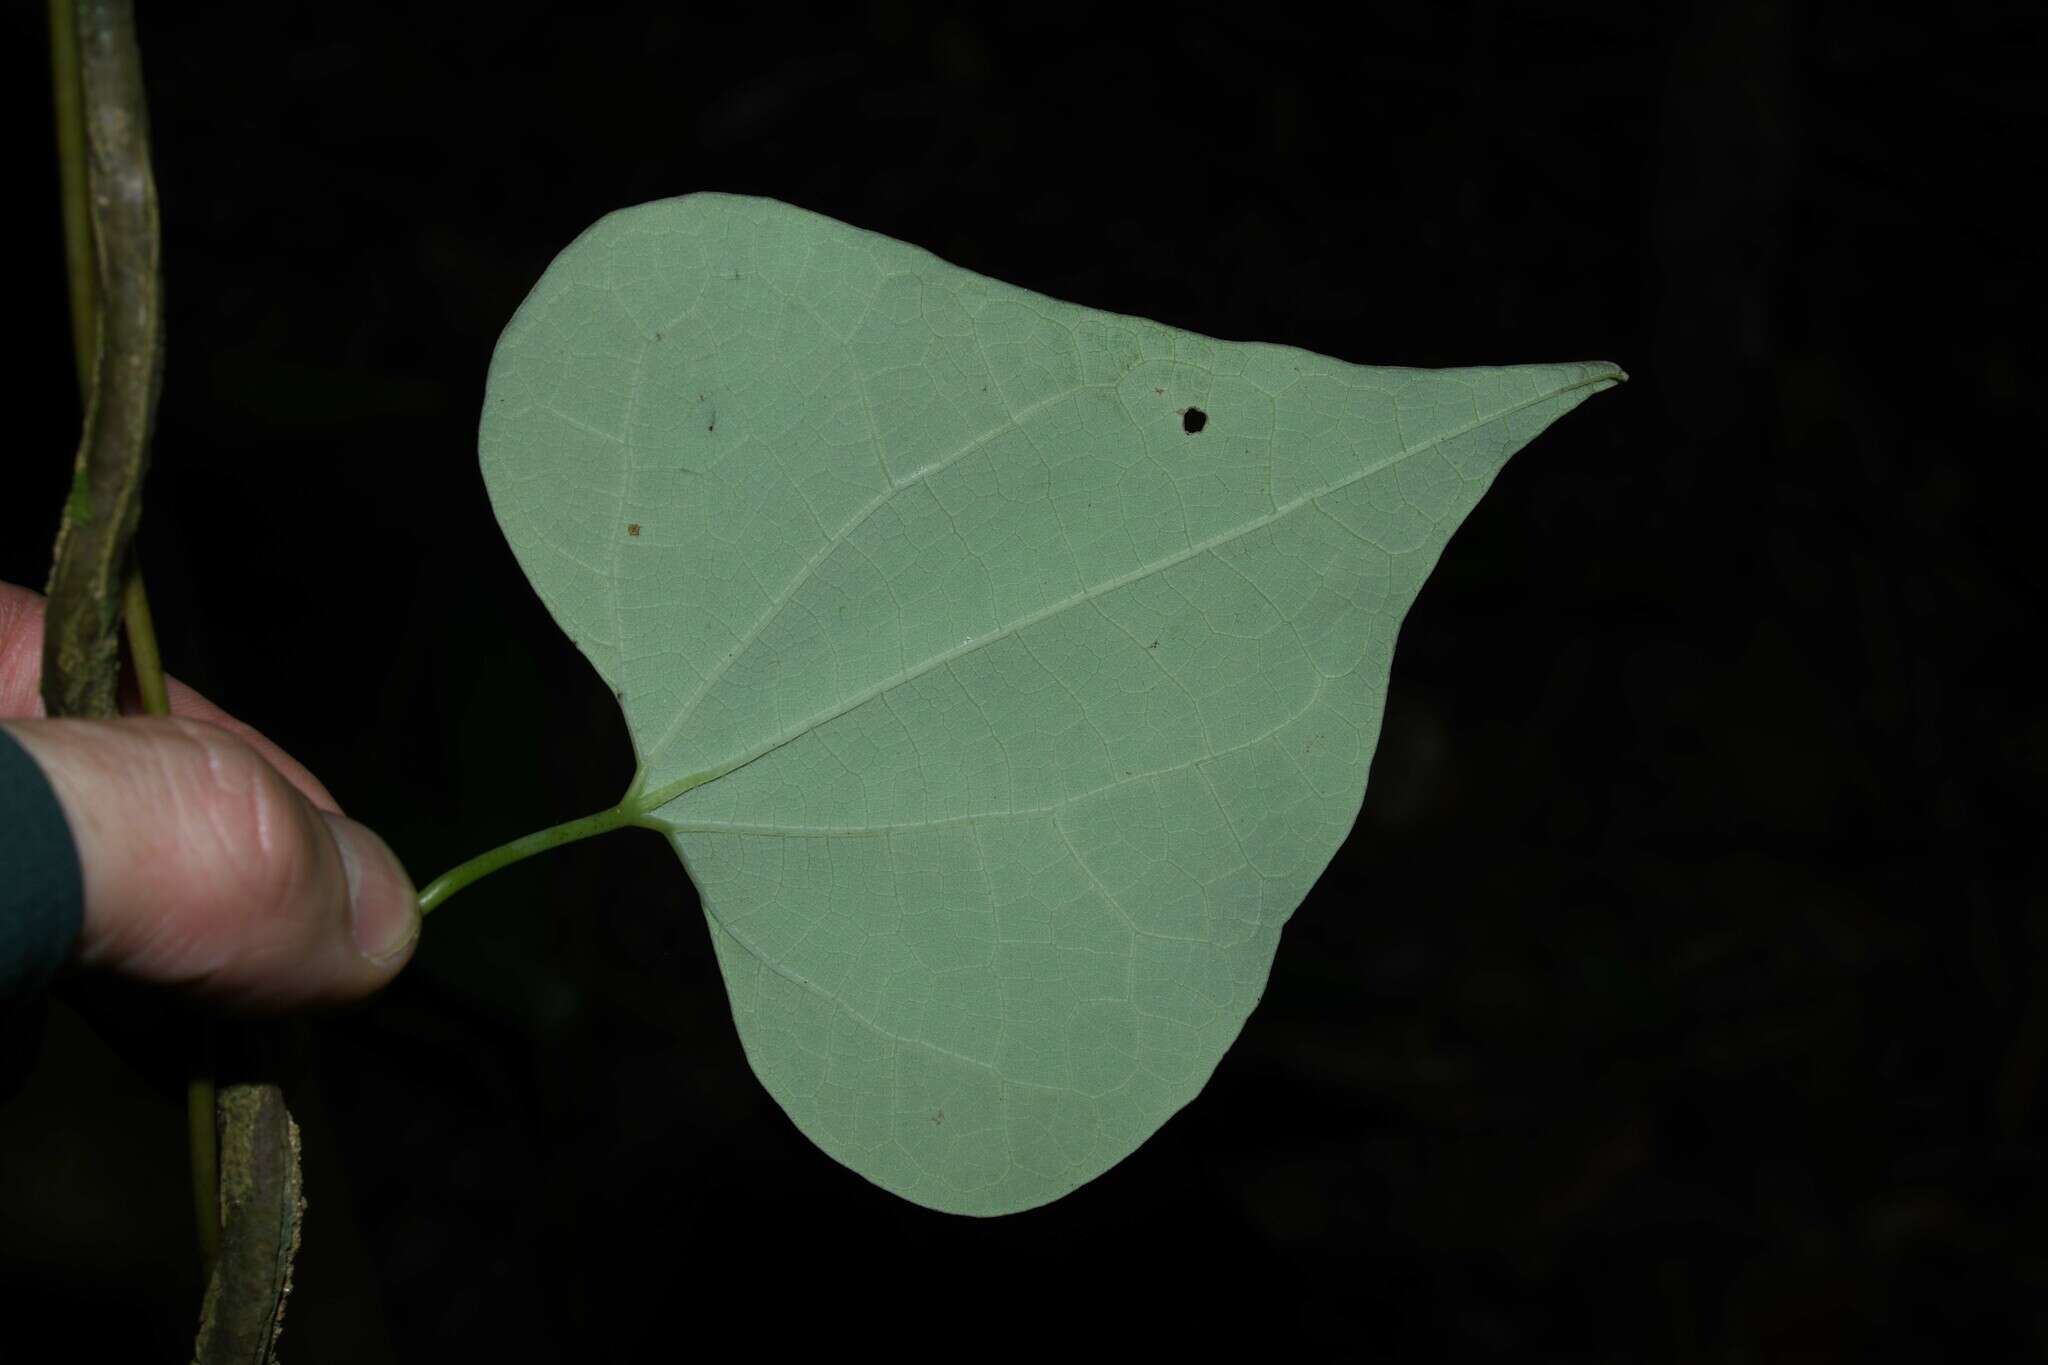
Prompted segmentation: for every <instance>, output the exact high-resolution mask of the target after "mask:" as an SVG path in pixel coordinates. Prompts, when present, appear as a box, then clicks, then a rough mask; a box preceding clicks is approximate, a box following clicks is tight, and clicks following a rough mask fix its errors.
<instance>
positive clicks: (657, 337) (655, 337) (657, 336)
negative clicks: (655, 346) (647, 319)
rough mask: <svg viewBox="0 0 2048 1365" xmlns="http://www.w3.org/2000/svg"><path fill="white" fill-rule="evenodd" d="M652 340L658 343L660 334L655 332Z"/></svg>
mask: <svg viewBox="0 0 2048 1365" xmlns="http://www.w3.org/2000/svg"><path fill="white" fill-rule="evenodd" d="M654 339H655V340H656V341H660V340H661V339H662V334H661V333H660V332H656V333H655V334H654Z"/></svg>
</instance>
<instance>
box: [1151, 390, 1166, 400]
mask: <svg viewBox="0 0 2048 1365" xmlns="http://www.w3.org/2000/svg"><path fill="white" fill-rule="evenodd" d="M1152 392H1154V393H1156V394H1158V395H1159V396H1160V397H1161V398H1164V397H1165V396H1166V390H1165V389H1154V390H1152Z"/></svg>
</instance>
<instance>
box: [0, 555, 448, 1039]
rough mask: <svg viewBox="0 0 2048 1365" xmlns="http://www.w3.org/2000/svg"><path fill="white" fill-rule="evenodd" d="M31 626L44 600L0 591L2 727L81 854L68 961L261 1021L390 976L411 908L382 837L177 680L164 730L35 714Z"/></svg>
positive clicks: (415, 926)
mask: <svg viewBox="0 0 2048 1365" xmlns="http://www.w3.org/2000/svg"><path fill="white" fill-rule="evenodd" d="M42 622H43V599H42V598H41V597H40V596H38V595H37V594H35V593H33V592H30V591H28V590H27V589H25V588H18V587H15V586H13V585H12V584H6V583H0V727H4V728H5V729H6V731H7V732H8V733H9V734H11V735H12V736H13V737H14V739H15V740H16V741H17V742H19V744H20V745H21V747H22V748H23V749H25V750H26V751H27V752H28V754H29V756H30V757H31V758H33V759H34V760H35V762H36V765H37V766H38V767H40V768H41V769H42V770H43V773H44V775H45V776H46V777H47V778H48V779H49V783H50V786H51V788H52V789H53V790H54V791H55V793H56V795H57V800H58V804H59V805H60V806H61V807H62V808H63V811H64V816H65V819H66V821H67V822H68V823H69V825H70V827H71V833H72V838H73V840H74V841H75V842H76V843H77V846H78V859H79V863H80V865H81V868H82V870H83V872H84V890H85V918H84V925H83V929H82V931H81V933H80V935H79V939H78V944H77V947H76V949H75V951H74V953H73V960H74V961H75V962H77V963H78V964H79V965H81V966H83V967H87V968H91V969H94V970H104V971H112V972H119V973H123V974H125V975H128V976H132V977H137V978H140V979H143V980H147V981H154V982H159V983H163V984H166V985H169V986H172V987H175V988H177V989H179V990H181V991H183V992H185V993H186V994H189V995H191V996H194V997H197V998H200V999H203V1000H206V1001H209V1002H211V1003H214V1004H216V1005H220V1006H224V1007H228V1008H234V1009H240V1010H248V1011H257V1012H264V1011H279V1010H287V1009H292V1008H295V1007H299V1006H305V1005H312V1004H318V1003H324V1002H334V1001H342V1000H350V999H354V998H357V997H360V996H364V995H368V994H369V993H371V992H372V991H375V990H376V989H378V988H379V987H381V986H383V985H384V984H385V983H386V982H388V981H390V979H391V978H392V977H393V976H395V975H397V973H398V971H399V969H400V968H402V967H403V966H404V965H405V963H406V961H407V960H408V959H409V958H410V957H411V956H412V952H413V948H414V946H415V944H417V942H418V941H419V899H418V896H417V894H416V893H415V891H414V889H413V884H412V881H411V879H410V878H409V877H407V875H406V872H405V869H404V868H403V867H402V866H401V865H400V864H399V862H398V859H397V858H396V857H394V856H393V855H392V853H391V850H390V849H389V848H388V847H386V846H385V844H384V841H383V840H381V839H379V838H378V837H377V836H376V835H375V834H373V833H371V831H370V830H369V829H367V828H366V827H364V826H363V825H360V824H357V823H356V822H355V821H353V820H350V819H348V818H347V817H345V816H343V815H342V814H341V810H340V807H338V806H337V805H336V804H335V801H334V798H333V797H332V796H331V795H329V794H328V791H327V788H326V787H324V786H322V785H321V784H320V781H319V779H317V778H315V777H314V776H313V775H312V774H311V773H310V772H308V771H306V769H305V768H304V767H302V766H300V764H299V763H298V762H297V761H296V760H294V759H293V758H292V757H291V756H290V755H289V754H286V753H285V752H284V751H283V750H281V749H279V748H278V747H277V746H276V745H274V744H272V743H271V742H270V741H269V740H267V739H265V738H264V737H263V736H262V735H260V734H258V733H257V732H256V731H255V730H253V729H251V728H250V727H248V726H247V725H244V724H242V723H241V722H240V721H238V720H236V719H235V718H234V717H232V716H230V715H228V714H227V713H225V712H223V711H222V710H220V708H218V707H216V706H214V705H213V704H212V703H211V702H209V701H207V700H206V699H205V698H204V697H201V696H200V695H199V694H198V693H197V692H194V691H193V690H192V689H191V688H189V687H186V686H185V685H184V684H182V683H179V682H177V681H176V680H175V679H171V680H167V681H168V689H169V693H170V704H171V711H172V715H171V716H170V717H168V718H162V719H155V718H147V717H135V718H124V719H121V720H50V719H47V718H43V716H44V712H43V705H42V697H41V691H40V686H41V676H42ZM0 1003H4V1002H0Z"/></svg>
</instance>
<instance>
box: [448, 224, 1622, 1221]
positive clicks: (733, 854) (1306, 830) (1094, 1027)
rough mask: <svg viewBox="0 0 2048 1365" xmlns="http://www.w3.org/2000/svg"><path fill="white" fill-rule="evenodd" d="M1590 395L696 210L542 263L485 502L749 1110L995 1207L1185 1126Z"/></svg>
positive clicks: (881, 1171) (1599, 380)
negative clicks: (1479, 570) (1317, 347)
mask: <svg viewBox="0 0 2048 1365" xmlns="http://www.w3.org/2000/svg"><path fill="white" fill-rule="evenodd" d="M1621 378H1622V375H1621V372H1620V371H1619V370H1618V369H1617V368H1615V367H1614V366H1612V365H1606V364H1569V365H1530V366H1517V367H1512V368H1505V369H1467V370H1406V369H1368V368H1362V367H1360V366H1356V365H1348V364H1344V363H1342V362H1340V361H1335V360H1330V359H1326V358H1324V357H1322V356H1317V355H1311V354H1309V353H1307V352H1304V351H1300V350H1295V349H1291V348H1289V347H1285V346H1271V345H1258V344H1243V343H1234V342H1221V341H1214V340H1211V339H1210V338H1208V337H1203V336H1197V335H1195V334H1193V333H1189V332H1182V331H1176V330H1174V329H1172V328H1168V327H1162V326H1160V325H1158V324H1156V323H1152V322H1146V321H1143V320H1141V319H1138V318H1130V317H1122V316H1118V315H1116V314H1111V313H1103V312H1097V311H1095V310H1093V309H1089V308H1081V307H1077V306H1075V305H1072V304H1066V303H1060V302H1056V301H1055V300H1052V299H1048V298H1043V297H1041V296H1039V295H1036V294H1032V293H1029V292H1027V291H1025V290H1022V289H1016V288H1012V287H1010V286H1008V285H1004V284H1000V283H997V282H996V281H994V280H989V279H985V278H983V277H981V276H979V275H975V274H972V273H970V272H968V271H965V270H961V269H958V268H956V267H954V266H951V265H948V264H946V263H945V262H943V261H940V260H938V259H937V258H935V257H933V256H931V255H929V254H927V253H926V252H924V251H921V250H918V249H917V248H915V247H911V246H906V245H904V244H903V243H900V242H896V241H892V240H890V239H888V238H885V237H880V236H877V235H875V234H873V233H869V232H863V231H860V230H858V229H855V228H851V227H847V226H845V225H843V224H841V223H837V222H833V221H831V220H830V219H826V218H821V217H819V216H817V215H815V214H811V213H807V212H804V211H802V210H799V209H795V208H791V207H789V206H787V205H784V204H779V203H774V202H771V201H768V200H761V199H745V198H737V197H733V196H728V195H712V194H702V195H692V196H690V197H688V198H683V199H674V200H668V201H665V202H661V203H655V204H647V205H643V206H641V207H639V208H633V209H627V210H624V211H622V212H619V213H614V214H612V215H611V216H609V217H607V218H605V219H604V220H603V221H601V222H600V223H598V224H597V225H596V226H595V227H593V228H592V229H591V230H590V231H588V232H586V233H585V234H584V235H583V236H582V237H580V238H579V239H578V240H577V241H576V242H575V243H574V244H572V245H571V246H570V247H569V248H568V249H567V250H566V251H564V252H563V253H562V254H561V255H560V256H559V257H558V258H557V259H556V260H555V262H554V264H553V265H552V266H551V267H550V268H549V269H548V271H547V273H546V275H545V276H544V277H543V278H542V279H541V281H540V283H539V284H538V285H536V286H535V288H534V290H533V293H532V295H531V296H530V297H529V298H528V299H527V300H526V302H525V304H524V305H523V306H522V307H521V308H520V310H519V312H518V314H517V316H516V317H514V318H513V320H512V323H511V325H510V326H509V327H507V329H506V331H505V335H504V338H503V339H502V340H501V341H500V342H499V345H498V350H497V355H496V357H495V359H494V360H493V362H492V365H491V373H490V384H489V391H488V394H487V397H486V400H485V407H484V416H483V431H482V448H483V466H484V474H485V478H486V481H487V482H488V484H489V487H490V493H491V499H492V503H493V505H494V507H495V508H496V511H497V515H498V519H499V521H500V523H501V524H502V525H503V527H504V530H505V534H506V537H507V538H508V539H509V540H510V542H511V544H512V547H513V550H514V551H515V552H516V554H517V555H518V558H519V562H520V564H521V565H522V566H523V567H524V568H525V570H526V572H527V574H528V576H529V577H530V578H531V579H532V580H533V584H534V587H535V589H536V590H537V591H538V592H539V593H540V595H541V597H542V599H543V600H544V601H545V602H546V603H547V605H548V608H549V610H550V611H552V612H553V613H554V616H555V619H556V621H558V622H559V623H560V624H561V626H562V628H563V629H564V630H565V631H567V632H568V634H569V636H570V638H571V639H573V640H574V641H575V642H576V644H577V646H578V647H579V648H580V649H582V650H583V652H584V653H585V654H586V655H587V656H588V657H589V659H590V661H591V662H592V663H593V664H595V665H596V667H597V669H598V671H599V673H601V674H602V675H603V676H604V678H605V680H606V681H607V682H608V683H609V684H610V686H611V687H612V688H613V690H614V691H615V692H616V693H617V694H618V697H619V702H620V705H621V706H622V707H623V708H624V710H625V715H626V721H627V724H628V727H629V729H630V731H631V733H632V736H633V742H634V745H635V749H636V751H637V753H638V756H639V761H640V773H639V776H638V777H637V778H636V782H635V787H634V791H633V793H631V794H630V795H629V799H628V803H627V804H628V806H629V807H630V808H632V809H634V810H638V811H641V812H646V813H648V815H647V818H646V820H645V822H647V823H656V824H658V825H660V826H661V827H663V828H665V829H667V830H668V831H669V832H670V834H671V838H672V839H673V842H674V844H675V847H676V849H677V851H678V852H679V853H680V854H681V855H682V858H683V861H684V863H685V864H686V865H687V866H688V868H689V870H690V873H691V875H692V876H693V877H694V878H695V879H696V883H697V887H698V891H699V893H700V895H701V897H702V900H703V905H704V910H705V915H706V918H707V920H708V921H709V923H710V927H711V937H712V942H713V944H714V945H715V947H716V949H717V954H718V960H719V963H720V965H721V966H722V967H723V969H724V973H725V979H726V984H727V986H728V988H729V989H730V991H731V995H732V1006H733V1015H734V1018H735V1019H736V1020H737V1021H738V1024H739V1029H740V1037H741V1040H742V1041H743V1043H744V1044H745V1047H746V1053H747V1056H748V1058H749V1060H750V1061H751V1062H752V1063H753V1066H754V1070H755V1072H756V1073H757V1074H758V1075H759V1076H760V1078H761V1080H762V1082H763V1083H764V1084H765V1085H766V1086H767V1087H768V1090H769V1092H770V1093H771V1094H773V1095H774V1096H775V1098H776V1100H777V1101H778V1102H780V1103H781V1105H782V1106H783V1108H784V1109H785V1110H787V1111H788V1113H789V1116H790V1117H791V1118H792V1119H793V1120H794V1121H795V1122H796V1124H797V1126H798V1127H799V1128H801V1129H802V1130H803V1131H804V1132H805V1133H806V1134H808V1135H809V1136H810V1137H811V1138H812V1139H813V1140H815V1141H816V1142H817V1143H818V1145H819V1146H821V1147H823V1148H824V1149H825V1150H826V1151H827V1152H829V1153H830V1154H831V1155H833V1156H834V1157H836V1158H838V1159H839V1160H840V1161H842V1162H844V1163H846V1164H847V1165H848V1166H851V1167H852V1168H853V1169H854V1170H856V1171H858V1172H860V1173H861V1174H862V1175H864V1176H866V1177H868V1178H869V1179H870V1180H873V1181H875V1182H876V1183H877V1184H880V1185H882V1186H883V1187H885V1188H887V1189H890V1190H893V1191H895V1192H896V1193H898V1194H900V1195H902V1196H904V1197H905V1198H908V1199H912V1200H915V1201H916V1202H918V1203H920V1204H926V1205H929V1206H931V1207H933V1208H938V1209H945V1210H951V1211H955V1212H961V1213H979V1214H989V1213H1002V1212H1006V1211H1010V1210H1015V1209H1022V1208H1028V1207H1030V1206H1032V1205H1035V1204H1041V1203H1044V1202H1046V1201H1047V1200H1050V1199H1054V1198H1057V1197H1058V1196H1060V1195H1062V1194H1064V1193H1066V1192H1067V1191H1069V1190H1071V1189H1073V1188H1074V1187H1075V1186H1077V1185H1079V1184H1081V1183H1082V1182H1084V1181H1086V1180H1089V1179H1091V1178H1092V1177H1094V1176H1096V1175H1098V1174H1100V1173H1101V1172H1102V1171H1104V1170H1105V1169H1107V1168H1108V1167H1109V1166H1111V1165H1113V1164H1114V1163H1116V1162H1117V1161H1119V1160H1121V1159H1122V1158H1123V1157H1125V1156H1126V1155H1128V1154H1129V1153H1130V1152H1131V1151H1132V1150H1133V1149H1135V1148H1136V1147H1137V1146H1138V1145H1139V1144H1140V1143H1141V1142H1143V1141H1144V1140H1145V1138H1146V1137H1148V1136H1149V1135H1150V1134H1151V1133H1152V1132H1153V1131H1154V1130H1155V1129H1157V1128H1158V1127H1159V1125H1160V1124H1162V1123H1164V1122H1165V1121H1166V1119H1167V1118H1168V1117H1169V1116H1171V1115H1172V1114H1173V1113H1174V1112H1175V1111H1176V1110H1177V1109H1179V1108H1180V1107H1181V1106H1182V1105H1184V1104H1186V1103H1187V1102H1188V1101H1189V1100H1190V1099H1191V1098H1193V1096H1194V1095H1195V1094H1196V1092H1197V1091H1199V1090H1200V1089H1201V1087H1202V1085H1203V1083H1204V1082H1205V1081H1206V1080H1207V1079H1208V1077H1209V1075H1210V1073H1211V1071H1213V1070H1214V1068H1215V1066H1216V1063H1217V1061H1218V1059H1220V1058H1221V1057H1222V1055H1223V1053H1224V1050H1225V1049H1226V1048H1228V1047H1229V1046H1230V1043H1231V1040H1232V1039H1234V1038H1235V1037H1236V1036H1237V1033H1238V1030H1239V1029H1240V1028H1241V1027H1242V1026H1243V1024H1244V1021H1245V1017H1246V1015H1247V1014H1249V1013H1250V1011H1251V1008H1252V1006H1253V1005H1255V1004H1256V1003H1257V1002H1258V999H1259V994H1260V992H1261V990H1262V989H1263V988H1264V985H1265V981H1266V974H1267V971H1268V969H1269V967H1270V966H1271V964H1272V960H1273V951H1274V947H1275V945H1276V944H1277V943H1278V941H1279V936H1280V928H1281V925H1282V924H1284V923H1285V922H1286V920H1287V917H1288V915H1289V914H1290V913H1291V912H1292V911H1293V910H1294V908H1295V907H1296V906H1297V905H1299V904H1300V903H1301V900H1302V897H1303V896H1304V895H1305V894H1306V893H1307V892H1308V889H1309V887H1310V886H1311V885H1312V884H1313V883H1314V882H1315V879H1316V877H1317V875H1318V874H1319V873H1321V872H1322V870H1323V868H1324V866H1325V865H1326V864H1327V863H1328V862H1329V860H1330V857H1331V855H1332V854H1333V853H1334V852H1335V851H1336V849H1337V847H1338V845H1339V844H1340V843H1341V842H1342V841H1343V839H1344V837H1345V835H1346V834H1347V833H1348V832H1349V830H1350V828H1351V824H1352V820H1353V818H1354V817H1355V816H1356V815H1357V813H1358V809H1359V802H1360V800H1361V798H1362V796H1363V794H1364V789H1365V779H1366V769H1367V765H1368V764H1369V762H1370V760H1371V758H1372V750H1373V743H1374V740H1375V738H1376V737H1377V735H1378V732H1379V725H1380V713H1381V707H1382V704H1383V702H1384V700H1385V696H1386V688H1387V676H1388V665H1389V662H1390V660H1391V658H1392V654H1393V647H1394V637H1395V633H1396V631H1397V629H1398V627H1399V626H1400V622H1401V617H1402V615H1403V614H1404V613H1405V612H1406V611H1407V609H1408V606H1409V604H1410V603H1411V602H1412V601H1413V600H1414V598H1415V594H1416V591H1417V589H1418V588H1419V587H1420V586H1421V584H1422V581H1423V578H1424V577H1425V576H1426V575H1427V574H1428V573H1429V570H1430V568H1431V566H1432V565H1433V564H1435V562H1436V559H1437V556H1438V554H1439V553H1440V552H1441V551H1442V549H1443V547H1444V544H1445V542H1446V541H1447V540H1448V539H1449V537H1450V535H1451V533H1452V531H1453V530H1454V529H1455V528H1456V527H1457V525H1458V523H1459V521H1460V520H1461V519H1462V518H1463V517H1464V516H1465V514H1466V513H1467V512H1468V511H1469V510H1470V509H1471V507H1472V506H1473V504H1474V503H1475V502H1476V501H1477V500H1478V498H1479V496H1480V494H1481V493H1482V492H1483V491H1484V490H1485V489H1486V487H1487V485H1488V483H1489V482H1490V481H1491V480H1492V478H1493V476H1494V475H1495V474H1496V473H1497V472H1498V471H1499V469H1500V467H1501V465H1502V464H1503V463H1504V462H1505V461H1506V460H1507V458H1508V456H1509V455H1510V454H1512V453H1513V452H1514V451H1515V450H1516V449H1518V448H1519V447H1520V446H1522V445H1524V444H1525V443H1527V442H1528V441H1529V440H1530V439H1531V438H1533V437H1534V436H1535V435H1536V434H1537V433H1538V432H1540V431H1542V430H1543V428H1544V427H1546V426H1548V425H1549V424H1550V423H1551V422H1552V421H1554V420H1556V419H1557V418H1558V417H1560V416H1562V415H1563V414H1564V413H1566V412H1568V411H1569V410H1570V409H1571V408H1573V407H1574V406H1576V405H1577V404H1578V403H1580V402H1581V401H1583V400H1584V399H1585V398H1586V397H1588V396H1589V395H1591V394H1594V393H1597V392H1599V391H1600V390H1601V389H1604V388H1607V387H1609V386H1611V385H1613V384H1614V383H1616V382H1618V381H1619V380H1620V379H1621ZM1195 427H1198V428H1199V429H1198V430H1191V429H1190V428H1195Z"/></svg>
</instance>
